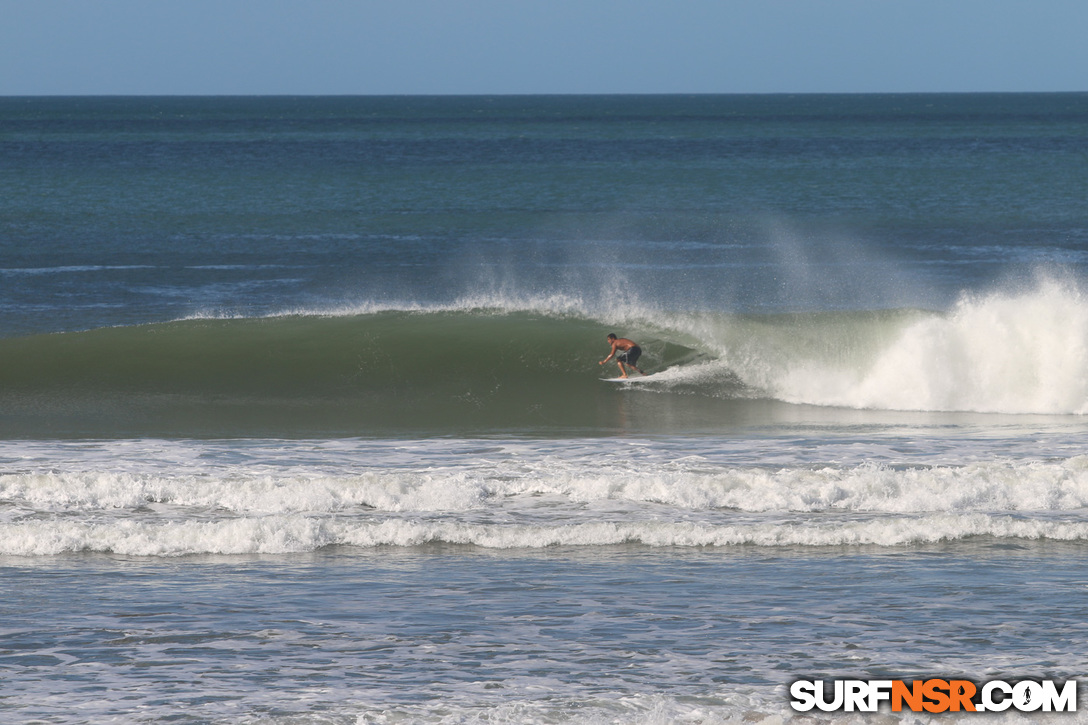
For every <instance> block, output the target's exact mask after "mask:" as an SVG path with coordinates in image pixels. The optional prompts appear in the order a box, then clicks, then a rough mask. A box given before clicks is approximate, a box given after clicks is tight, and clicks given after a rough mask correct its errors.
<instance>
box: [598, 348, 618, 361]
mask: <svg viewBox="0 0 1088 725" xmlns="http://www.w3.org/2000/svg"><path fill="white" fill-rule="evenodd" d="M615 354H616V343H612V351H611V352H610V353H608V357H606V358H605V359H604V360H601V361H600V362H599V363H597V364H598V365H604V364H605V363H606V362H608V361H609V360H611V359H612V356H613V355H615Z"/></svg>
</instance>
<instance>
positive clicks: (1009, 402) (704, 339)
mask: <svg viewBox="0 0 1088 725" xmlns="http://www.w3.org/2000/svg"><path fill="white" fill-rule="evenodd" d="M613 328H615V329H616V330H617V331H618V332H620V333H621V334H626V335H629V336H632V337H635V338H636V339H637V340H638V341H639V342H640V343H641V344H642V345H643V348H644V350H645V356H644V357H643V359H642V365H643V367H644V368H645V369H646V370H648V371H649V372H660V373H662V374H661V375H660V376H658V377H657V378H655V379H654V380H653V381H651V382H648V383H647V384H645V385H643V386H640V387H639V388H637V389H634V388H626V389H618V388H610V387H609V386H602V385H601V384H600V383H599V382H598V381H597V378H599V377H602V376H609V377H614V376H615V375H616V374H617V370H616V369H615V368H614V367H613V366H611V365H610V366H609V367H607V368H604V369H602V368H600V367H598V365H597V364H596V363H597V361H598V360H599V359H601V358H603V357H604V355H605V354H606V352H607V347H606V346H605V343H604V334H605V332H607V331H611V330H612V329H613ZM1086 354H1088V302H1086V301H1085V300H1084V298H1083V297H1082V295H1081V294H1080V292H1079V290H1078V289H1077V288H1076V287H1075V286H1072V285H1067V284H1061V283H1057V282H1044V283H1041V284H1040V285H1039V286H1037V287H1036V288H1035V289H1032V290H1027V291H1022V292H1002V293H994V294H991V295H989V296H983V297H975V298H964V299H963V300H961V301H960V302H959V304H958V305H956V306H955V308H954V309H952V310H950V311H948V312H929V311H921V310H900V311H894V310H886V311H884V310H875V311H844V312H819V313H798V314H775V315H733V314H725V313H711V312H675V311H667V310H645V309H644V310H638V311H636V312H633V313H630V314H628V315H627V316H625V317H623V318H620V319H615V318H612V317H608V316H606V315H605V314H599V315H598V314H596V313H594V311H593V310H584V311H580V312H572V311H571V310H569V309H561V310H555V309H546V308H542V309H530V310H525V309H504V308H501V307H500V308H496V307H491V308H480V307H472V306H465V307H462V308H442V309H431V310H428V309H413V310H387V311H378V312H363V313H358V314H356V313H352V312H350V311H349V312H343V313H337V314H294V315H284V316H277V317H265V318H257V319H191V320H180V321H176V322H170V323H158V324H149V325H141V326H135V327H113V328H101V329H96V330H89V331H85V332H68V333H59V334H51V335H39V336H33V337H24V338H11V339H6V340H3V341H0V390H2V392H0V402H2V403H3V404H4V410H5V413H4V414H3V415H2V416H0V428H2V429H3V431H4V432H5V433H6V434H7V435H9V436H11V435H14V436H18V435H20V434H23V435H33V434H35V433H36V434H53V435H56V434H60V435H64V434H72V435H106V436H117V435H186V434H188V435H199V436H213V437H214V436H231V435H276V434H285V435H307V434H312V433H318V434H328V433H330V432H331V433H347V434H361V435H389V434H397V432H398V431H399V432H408V433H418V432H425V433H429V434H435V433H437V434H442V433H452V434H460V433H464V432H472V431H496V432H528V433H532V432H535V431H542V430H550V429H576V430H580V431H583V432H584V431H588V430H593V429H602V430H606V429H608V428H609V426H610V425H611V424H612V422H613V421H614V420H615V419H616V418H617V417H620V416H621V415H622V413H623V411H622V410H620V406H619V403H618V400H619V399H620V398H625V399H626V400H628V401H635V400H636V399H638V398H641V404H642V405H644V406H646V405H649V404H648V403H647V401H646V395H645V394H648V393H656V394H658V395H659V396H666V397H667V399H668V403H667V404H668V405H669V406H672V407H673V413H672V414H673V416H674V418H675V419H676V420H679V421H681V422H680V423H679V426H680V428H681V429H683V426H684V423H683V422H682V421H683V419H684V418H685V417H688V418H695V417H697V416H696V411H695V410H694V409H693V410H692V411H691V414H690V415H687V416H685V410H686V408H685V406H686V405H703V406H704V408H705V405H706V401H714V400H717V401H721V400H753V399H763V400H777V401H782V402H787V403H793V404H805V405H815V406H825V407H843V408H855V409H868V410H912V411H946V412H947V411H962V412H980V413H1012V414H1017V413H1035V414H1053V415H1069V414H1076V415H1080V414H1083V413H1085V412H1086V411H1088V376H1086V375H1085V371H1084V369H1083V365H1082V361H1083V359H1084V357H1085V355H1086ZM692 401H694V402H692ZM700 401H701V402H700ZM665 404H666V403H664V402H662V401H660V400H659V401H657V402H656V404H654V405H656V406H657V407H656V408H655V409H654V410H653V411H652V413H647V417H650V415H652V414H660V412H661V410H660V407H661V406H662V405H665ZM718 414H720V415H723V416H725V415H728V411H724V410H722V411H715V410H714V409H710V410H709V412H707V410H700V411H699V415H701V416H702V417H703V418H704V419H705V418H706V417H708V416H709V417H710V418H711V419H713V417H714V415H718ZM636 415H637V413H636ZM20 426H22V427H23V428H25V430H22V431H20Z"/></svg>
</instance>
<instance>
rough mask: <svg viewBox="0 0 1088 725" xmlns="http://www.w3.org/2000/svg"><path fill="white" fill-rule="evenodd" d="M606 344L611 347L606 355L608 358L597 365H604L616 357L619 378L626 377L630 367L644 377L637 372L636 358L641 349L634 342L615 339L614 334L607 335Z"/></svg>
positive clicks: (621, 338) (639, 371) (640, 373)
mask: <svg viewBox="0 0 1088 725" xmlns="http://www.w3.org/2000/svg"><path fill="white" fill-rule="evenodd" d="M607 340H608V344H609V345H611V346H612V351H611V352H610V353H608V357H606V358H605V359H604V360H601V361H600V362H599V363H597V364H598V365H604V364H605V363H606V362H608V361H609V360H611V359H612V356H613V355H615V357H616V364H617V365H619V366H620V377H621V378H626V377H627V366H628V365H630V366H631V367H633V368H634V369H635V370H638V374H639V375H645V374H646V373H644V372H642V371H641V370H639V368H638V366H636V365H635V363H637V362H638V358H639V356H640V355H642V348H641V347H639V346H638V343H636V342H635V341H634V340H628V339H627V338H626V337H616V334H615V333H614V332H610V333H608V338H607Z"/></svg>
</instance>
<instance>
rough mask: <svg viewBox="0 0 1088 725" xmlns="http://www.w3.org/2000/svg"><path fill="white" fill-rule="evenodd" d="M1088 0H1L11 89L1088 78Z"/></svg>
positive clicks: (3, 83)
mask: <svg viewBox="0 0 1088 725" xmlns="http://www.w3.org/2000/svg"><path fill="white" fill-rule="evenodd" d="M1086 31H1088V2H1085V0H381V1H379V0H0V95H5V96H10V95H271V94H276V95H278V94H287V95H295V94H299V95H313V94H322V95H324V94H361V95H370V94H379V95H386V94H519V93H875V92H891V93H902V92H961V91H978V92H983V91H1086V90H1088V34H1086Z"/></svg>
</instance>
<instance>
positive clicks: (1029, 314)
mask: <svg viewBox="0 0 1088 725" xmlns="http://www.w3.org/2000/svg"><path fill="white" fill-rule="evenodd" d="M834 352H835V351H831V354H823V355H812V356H809V357H805V356H799V355H797V354H796V351H793V354H791V355H789V356H778V357H776V356H775V355H774V354H773V353H772V352H768V353H767V354H766V355H763V356H758V355H757V356H755V357H751V356H750V357H749V359H747V360H734V359H733V358H730V362H731V363H734V362H735V364H736V369H737V370H738V371H739V372H740V373H741V377H742V378H745V379H747V380H750V381H751V382H753V383H754V384H756V385H758V386H761V387H764V388H766V389H767V390H768V391H769V392H770V393H771V394H772V395H774V396H775V397H779V398H781V399H783V400H786V401H789V402H795V403H807V404H813V405H832V406H844V407H853V408H875V409H898V410H926V411H973V412H992V413H1043V414H1078V415H1082V414H1084V413H1086V412H1088V376H1086V375H1085V360H1086V359H1088V300H1085V298H1084V297H1083V295H1082V294H1081V293H1080V291H1079V290H1078V289H1077V288H1076V287H1075V286H1073V285H1071V284H1067V283H1061V282H1057V281H1053V280H1046V281H1043V282H1041V283H1040V284H1039V286H1038V287H1037V288H1035V289H1033V290H1029V291H1025V292H996V293H993V294H989V295H983V296H970V297H965V298H963V299H962V300H960V302H959V303H958V304H957V305H956V306H955V308H954V309H952V310H951V311H950V312H949V313H947V314H932V315H926V316H924V317H922V318H921V319H918V320H916V321H914V322H911V323H909V324H905V325H904V326H903V327H902V328H901V329H900V330H899V331H898V333H897V334H896V335H895V336H894V337H892V338H891V339H890V340H889V341H888V342H886V343H883V344H882V345H881V346H880V347H877V348H871V349H862V350H860V351H849V350H847V351H843V354H842V355H841V356H839V357H838V358H836V355H835V354H834Z"/></svg>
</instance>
